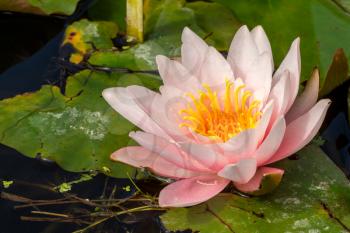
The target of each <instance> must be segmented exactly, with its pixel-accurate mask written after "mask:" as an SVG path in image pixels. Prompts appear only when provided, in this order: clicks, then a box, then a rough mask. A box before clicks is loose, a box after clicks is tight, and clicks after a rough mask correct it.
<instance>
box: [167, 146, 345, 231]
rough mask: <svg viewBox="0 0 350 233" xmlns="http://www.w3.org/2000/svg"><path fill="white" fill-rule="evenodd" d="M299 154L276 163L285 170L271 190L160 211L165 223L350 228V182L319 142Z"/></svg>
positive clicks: (215, 227)
mask: <svg viewBox="0 0 350 233" xmlns="http://www.w3.org/2000/svg"><path fill="white" fill-rule="evenodd" d="M299 154H300V159H299V160H288V159H286V160H284V161H281V162H280V163H278V164H277V166H278V167H281V168H284V169H286V173H285V176H284V178H283V180H282V182H281V185H280V186H279V187H278V188H277V189H276V191H275V192H273V193H272V194H268V195H265V196H261V197H251V198H245V197H241V196H238V195H234V194H223V195H221V196H217V197H215V198H213V199H211V200H209V201H208V202H206V203H204V204H201V205H197V206H194V207H190V208H173V209H170V210H168V211H167V212H166V213H165V214H164V215H162V216H161V219H162V221H163V223H164V225H165V227H166V228H167V229H168V230H170V231H177V230H186V229H190V230H192V231H193V232H199V233H212V232H220V233H232V232H235V233H252V232H255V233H265V232H269V233H270V232H271V233H274V232H276V233H280V232H291V233H294V232H295V233H296V232H349V231H350V185H349V181H348V180H347V178H346V177H345V176H344V174H343V173H342V172H341V171H340V170H339V169H338V168H337V167H336V166H335V165H334V164H333V163H332V162H331V161H330V160H329V159H328V157H327V156H326V155H325V154H324V153H323V152H322V151H321V150H320V149H319V148H318V147H315V146H309V147H307V148H305V149H303V150H302V151H301V152H300V153H299Z"/></svg>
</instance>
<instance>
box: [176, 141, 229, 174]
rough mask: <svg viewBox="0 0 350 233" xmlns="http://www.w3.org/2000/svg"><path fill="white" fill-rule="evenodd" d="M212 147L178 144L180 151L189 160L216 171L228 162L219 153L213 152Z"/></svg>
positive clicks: (207, 145) (208, 145)
mask: <svg viewBox="0 0 350 233" xmlns="http://www.w3.org/2000/svg"><path fill="white" fill-rule="evenodd" d="M214 146H215V145H210V144H195V143H180V147H181V148H182V150H183V151H185V152H186V153H187V154H188V155H189V156H191V158H194V159H195V160H196V161H198V162H199V163H201V164H202V165H203V166H204V167H207V168H209V169H210V170H213V171H218V170H220V169H221V168H222V167H224V166H225V165H226V164H227V163H228V160H227V158H225V157H224V156H223V155H222V154H221V153H220V152H219V151H216V150H214V149H213V147H214Z"/></svg>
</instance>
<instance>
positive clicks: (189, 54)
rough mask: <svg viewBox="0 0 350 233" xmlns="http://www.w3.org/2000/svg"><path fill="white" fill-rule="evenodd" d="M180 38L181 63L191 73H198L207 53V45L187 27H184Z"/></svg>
mask: <svg viewBox="0 0 350 233" xmlns="http://www.w3.org/2000/svg"><path fill="white" fill-rule="evenodd" d="M181 40H182V43H183V44H182V47H181V59H182V64H183V65H184V66H185V67H186V68H187V70H188V71H190V72H191V73H192V74H193V75H198V74H199V71H200V69H201V67H202V63H203V61H204V59H205V56H206V54H207V49H208V45H207V44H206V43H205V42H204V41H203V40H202V39H201V38H200V37H199V36H197V35H196V34H195V33H194V32H193V31H191V30H190V29H189V28H188V27H185V28H184V30H183V32H182V36H181Z"/></svg>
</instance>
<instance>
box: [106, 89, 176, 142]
mask: <svg viewBox="0 0 350 233" xmlns="http://www.w3.org/2000/svg"><path fill="white" fill-rule="evenodd" d="M102 96H103V97H104V99H105V100H106V101H107V102H108V103H109V105H110V106H112V108H114V110H116V111H117V112H118V113H120V114H121V115H122V116H123V117H125V118H126V119H128V120H129V121H130V122H131V123H133V124H134V125H136V126H138V127H139V128H140V129H142V130H144V131H146V132H149V133H152V134H156V135H160V136H162V137H164V138H169V139H170V137H169V135H167V134H166V133H165V131H164V130H163V129H162V128H160V127H159V126H158V125H157V124H156V123H155V122H154V121H153V120H152V119H151V118H150V117H149V115H148V114H147V113H146V112H145V110H144V109H142V108H141V107H140V106H139V105H138V103H137V102H136V101H135V97H134V95H133V94H132V93H130V92H129V91H128V89H127V88H122V87H114V88H108V89H105V90H103V92H102Z"/></svg>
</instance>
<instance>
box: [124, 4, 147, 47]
mask: <svg viewBox="0 0 350 233" xmlns="http://www.w3.org/2000/svg"><path fill="white" fill-rule="evenodd" d="M126 32H127V34H128V36H132V37H135V38H136V39H137V41H138V42H143V0H127V1H126Z"/></svg>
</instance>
